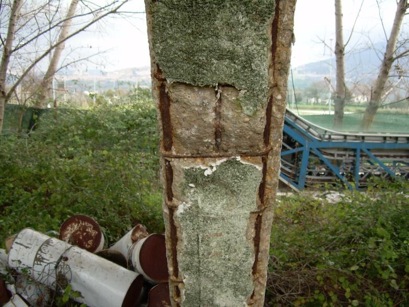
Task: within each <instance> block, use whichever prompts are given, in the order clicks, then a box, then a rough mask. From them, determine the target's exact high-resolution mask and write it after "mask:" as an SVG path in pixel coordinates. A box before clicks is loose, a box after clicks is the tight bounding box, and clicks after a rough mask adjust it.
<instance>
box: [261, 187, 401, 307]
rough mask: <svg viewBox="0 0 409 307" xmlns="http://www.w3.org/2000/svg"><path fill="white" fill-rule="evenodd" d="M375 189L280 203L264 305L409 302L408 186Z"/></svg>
mask: <svg viewBox="0 0 409 307" xmlns="http://www.w3.org/2000/svg"><path fill="white" fill-rule="evenodd" d="M374 186H375V185H372V187H370V188H369V190H368V191H367V192H366V193H359V192H354V193H347V194H346V195H344V196H343V197H342V198H341V199H340V201H339V202H337V203H336V204H331V203H328V202H327V201H326V199H325V198H324V197H322V196H313V195H308V194H300V195H293V196H289V197H284V198H282V199H280V200H279V202H278V204H277V207H276V217H275V222H274V225H273V230H272V242H271V262H270V267H269V278H268V286H267V299H266V306H279V305H281V306H288V305H295V306H297V305H298V306H300V305H302V306H304V305H306V306H358V305H359V306H400V305H401V306H403V305H405V304H407V302H408V301H409V292H408V289H409V198H408V197H407V195H405V191H408V190H409V189H408V188H409V185H408V184H407V183H406V182H398V183H397V184H396V186H395V187H394V189H393V190H392V191H391V186H390V185H389V186H388V189H385V186H382V185H379V182H378V183H377V187H376V188H374Z"/></svg>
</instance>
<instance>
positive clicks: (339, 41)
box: [334, 0, 347, 129]
mask: <svg viewBox="0 0 409 307" xmlns="http://www.w3.org/2000/svg"><path fill="white" fill-rule="evenodd" d="M335 61H336V66H337V68H336V88H335V97H334V128H335V129H339V128H341V127H342V121H343V119H344V106H345V98H346V92H347V87H346V84H345V44H344V34H343V25H342V1H341V0H335Z"/></svg>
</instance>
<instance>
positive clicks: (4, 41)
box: [0, 0, 129, 133]
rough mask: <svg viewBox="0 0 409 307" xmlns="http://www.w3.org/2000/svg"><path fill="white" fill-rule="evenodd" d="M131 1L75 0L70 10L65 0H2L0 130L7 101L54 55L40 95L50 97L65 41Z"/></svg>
mask: <svg viewBox="0 0 409 307" xmlns="http://www.w3.org/2000/svg"><path fill="white" fill-rule="evenodd" d="M128 1H129V0H110V1H108V2H104V3H103V4H98V5H96V4H91V3H90V2H85V1H79V0H72V1H71V5H70V8H69V9H68V11H67V13H66V14H64V11H65V6H64V3H65V2H64V1H63V0H58V1H50V0H48V1H35V2H31V3H25V2H24V1H22V0H13V1H11V0H9V1H1V2H0V17H1V19H0V50H1V51H2V56H1V62H0V133H1V132H2V129H3V122H4V110H5V105H6V104H7V103H8V101H10V99H11V98H12V97H13V95H15V94H16V91H17V89H18V87H19V86H20V85H21V84H22V82H23V81H24V80H25V79H26V78H27V76H28V75H29V74H30V73H32V72H33V71H34V70H38V71H40V70H41V65H43V66H44V65H46V64H44V62H45V61H46V60H47V57H50V63H49V64H48V69H47V73H46V74H45V75H44V77H43V81H42V82H41V86H40V87H41V90H42V91H44V92H42V91H40V94H39V96H38V97H40V100H41V101H42V102H43V101H44V100H46V99H47V97H48V96H47V95H48V94H47V88H50V82H52V79H53V77H54V75H55V73H56V71H57V69H58V63H59V60H60V57H61V53H62V51H63V50H64V44H65V42H66V41H67V40H69V39H70V38H72V37H74V36H75V35H78V34H79V33H81V32H83V31H84V30H86V29H88V28H89V27H91V26H92V25H93V24H95V23H97V22H99V21H101V20H102V19H104V18H106V17H107V16H110V15H113V14H119V13H121V11H120V9H121V7H122V6H123V5H124V4H125V3H127V2H128ZM23 4H24V5H23ZM78 4H79V5H78ZM77 6H79V10H78V12H77V11H76V8H77ZM51 7H52V10H50V8H51ZM47 14H48V15H47ZM46 15H47V16H49V18H45V17H44V16H46ZM70 30H71V31H70ZM44 97H45V98H44Z"/></svg>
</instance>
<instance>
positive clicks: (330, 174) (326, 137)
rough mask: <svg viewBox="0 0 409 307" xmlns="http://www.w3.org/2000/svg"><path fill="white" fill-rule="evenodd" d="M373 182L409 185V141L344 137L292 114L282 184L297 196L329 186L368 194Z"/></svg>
mask: <svg viewBox="0 0 409 307" xmlns="http://www.w3.org/2000/svg"><path fill="white" fill-rule="evenodd" d="M371 176H378V177H384V178H392V177H400V178H406V179H409V135H404V134H399V135H392V134H364V133H354V134H353V133H341V132H337V131H333V130H329V129H325V128H322V127H319V126H317V125H314V124H312V123H310V122H308V121H307V120H305V119H303V118H301V117H299V116H297V115H296V114H294V113H293V112H291V111H289V110H287V112H286V117H285V124H284V131H283V148H282V151H281V174H280V177H281V180H282V181H283V182H285V183H286V184H287V185H289V186H290V187H292V188H293V189H295V190H302V189H304V188H307V187H315V186H323V185H324V184H332V185H339V184H340V183H341V184H343V185H344V186H346V187H348V188H349V189H362V188H364V187H365V186H366V184H367V180H368V178H369V177H371Z"/></svg>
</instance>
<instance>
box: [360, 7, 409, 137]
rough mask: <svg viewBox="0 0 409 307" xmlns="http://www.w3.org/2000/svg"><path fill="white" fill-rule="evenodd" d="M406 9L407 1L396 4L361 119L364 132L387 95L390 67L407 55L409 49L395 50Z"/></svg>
mask: <svg viewBox="0 0 409 307" xmlns="http://www.w3.org/2000/svg"><path fill="white" fill-rule="evenodd" d="M408 7H409V4H408V2H407V0H399V1H398V2H397V7H396V13H395V18H394V21H393V25H392V29H391V32H390V35H389V37H386V38H387V44H386V50H385V53H384V56H383V59H382V63H381V66H380V68H379V73H378V77H377V79H376V80H375V82H374V84H373V87H372V92H371V97H370V100H369V104H368V106H367V108H366V110H365V113H364V116H363V118H362V123H361V126H362V129H363V130H364V131H367V130H368V129H369V128H370V127H371V125H372V123H373V121H374V118H375V115H376V112H377V111H378V108H379V107H380V105H381V103H382V101H383V100H384V98H385V96H386V94H387V93H388V91H387V81H388V78H389V73H390V71H391V68H392V65H393V64H394V63H395V61H396V60H398V59H400V58H402V57H404V56H407V55H408V54H409V49H404V50H403V51H401V52H399V50H398V49H397V48H396V47H397V42H398V39H399V33H400V30H401V27H402V23H403V19H404V17H405V15H406V12H407V10H408ZM385 36H386V35H385Z"/></svg>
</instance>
